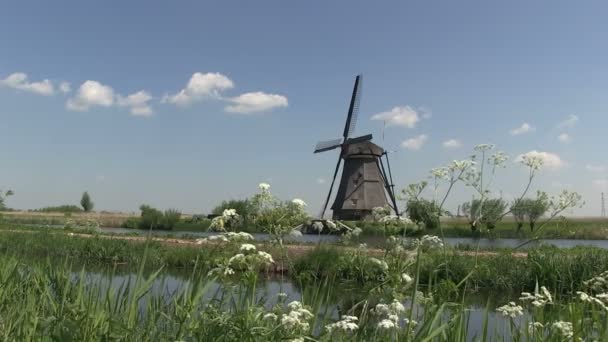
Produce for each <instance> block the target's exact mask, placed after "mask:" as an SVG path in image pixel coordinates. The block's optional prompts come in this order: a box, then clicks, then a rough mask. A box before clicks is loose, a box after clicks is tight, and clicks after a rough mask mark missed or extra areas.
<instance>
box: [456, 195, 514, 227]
mask: <svg viewBox="0 0 608 342" xmlns="http://www.w3.org/2000/svg"><path fill="white" fill-rule="evenodd" d="M461 208H462V212H463V213H464V214H465V215H467V216H469V223H470V225H471V229H472V230H477V227H478V226H477V225H478V224H480V223H481V224H483V225H484V226H485V227H486V229H490V230H491V229H494V228H496V224H497V223H498V222H500V221H501V220H502V218H503V217H504V213H505V210H506V209H507V203H506V202H505V201H504V200H503V199H502V198H493V199H486V200H483V201H482V200H480V199H475V200H473V201H471V202H466V203H464V204H463V205H462V206H461Z"/></svg>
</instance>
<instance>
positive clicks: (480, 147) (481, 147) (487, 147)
mask: <svg viewBox="0 0 608 342" xmlns="http://www.w3.org/2000/svg"><path fill="white" fill-rule="evenodd" d="M492 149H494V145H493V144H479V145H477V146H475V148H474V150H475V151H478V152H483V151H488V150H492Z"/></svg>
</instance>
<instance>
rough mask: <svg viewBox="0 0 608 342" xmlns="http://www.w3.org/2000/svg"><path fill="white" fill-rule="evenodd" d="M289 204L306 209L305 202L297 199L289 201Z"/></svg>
mask: <svg viewBox="0 0 608 342" xmlns="http://www.w3.org/2000/svg"><path fill="white" fill-rule="evenodd" d="M291 203H293V204H295V205H297V206H298V207H300V208H305V207H306V205H307V204H306V202H304V201H303V200H301V199H299V198H294V199H292V200H291Z"/></svg>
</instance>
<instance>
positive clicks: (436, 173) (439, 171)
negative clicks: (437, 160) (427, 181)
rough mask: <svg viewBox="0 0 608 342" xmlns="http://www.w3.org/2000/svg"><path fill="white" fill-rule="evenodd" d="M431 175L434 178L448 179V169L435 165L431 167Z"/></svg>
mask: <svg viewBox="0 0 608 342" xmlns="http://www.w3.org/2000/svg"><path fill="white" fill-rule="evenodd" d="M431 175H432V176H433V178H435V179H444V180H445V179H449V175H450V170H449V169H448V168H447V167H436V168H434V169H431Z"/></svg>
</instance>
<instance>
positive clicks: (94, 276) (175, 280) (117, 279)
mask: <svg viewBox="0 0 608 342" xmlns="http://www.w3.org/2000/svg"><path fill="white" fill-rule="evenodd" d="M72 276H73V277H74V278H77V277H79V276H80V273H79V272H74V273H73V275H72ZM85 278H86V280H87V282H88V283H89V284H95V285H99V286H100V288H101V290H102V293H103V291H104V290H105V289H106V288H107V287H108V286H109V287H112V288H114V289H119V288H120V287H121V286H125V285H126V284H129V286H130V287H134V286H135V280H136V278H137V274H136V273H135V272H130V271H128V270H124V269H123V270H122V271H120V270H118V272H113V273H110V272H107V271H103V270H97V271H90V272H86V273H85ZM190 284H191V283H190V280H189V275H188V274H187V273H180V272H175V271H165V272H163V273H161V274H160V275H159V276H158V277H157V278H156V279H155V280H154V282H153V283H152V284H151V287H150V291H149V292H148V294H147V295H146V296H145V297H144V298H142V301H141V302H140V308H141V309H142V311H143V308H144V307H145V303H146V300H147V298H149V297H150V296H155V297H157V296H160V297H162V298H163V300H164V301H165V302H167V303H168V302H170V301H171V299H172V298H173V296H175V295H176V294H178V293H179V292H180V291H181V290H183V289H185V288H186V287H187V286H189V285H190ZM223 290H224V289H223V286H222V285H221V284H219V283H211V284H210V285H209V286H208V288H207V291H206V293H205V295H204V296H203V299H202V300H203V301H210V300H212V299H213V298H214V297H215V296H216V295H217V294H218V292H219V291H223ZM303 292H305V290H302V289H301V288H300V287H299V286H297V285H296V284H295V283H294V282H292V281H291V280H289V279H285V280H283V281H280V280H278V279H272V278H270V279H263V280H261V281H260V282H259V283H258V285H257V286H256V294H255V296H256V299H258V300H259V299H262V298H263V299H264V301H265V302H264V303H265V304H264V305H265V306H266V308H268V309H270V308H271V307H272V306H274V305H275V304H277V303H279V296H278V294H279V293H284V294H286V296H287V297H286V299H284V303H289V302H291V301H294V300H297V301H301V300H302V297H303V295H302V294H303ZM349 292H350V291H349ZM350 295H352V293H351V294H350ZM215 298H217V297H215ZM363 298H365V294H361V295H360V297H359V298H355V299H356V300H357V301H358V300H360V299H363ZM340 299H341V298H340V297H337V298H333V299H330V300H329V301H328V302H327V303H326V305H327V309H328V312H329V316H330V317H331V318H332V319H333V320H337V319H338V318H339V316H340V312H339V307H340V305H339V302H340ZM351 300H353V298H348V299H347V302H350V301H351ZM509 300H510V298H508V297H505V298H500V299H498V298H495V297H492V296H490V295H488V294H476V295H471V296H468V297H467V299H466V304H465V305H466V308H465V311H466V312H467V314H468V328H469V330H468V331H469V340H470V341H473V340H474V337H475V336H476V335H477V336H479V335H481V334H482V332H483V322H484V320H485V314H486V312H485V311H486V305H487V303H488V301H489V302H490V303H491V307H492V308H494V307H496V306H500V305H502V304H504V303H506V302H508V301H509ZM404 305H405V306H406V307H409V305H410V303H408V302H406V303H404ZM324 310H325V307H322V308H321V310H320V312H323V311H324ZM416 310H417V311H418V312H419V313H421V312H422V310H424V308H423V307H421V306H417V307H416ZM444 316H445V318H446V319H447V318H448V314H447V313H446V314H445V315H444ZM528 317H529V316H528V315H525V316H522V317H519V318H518V321H519V322H521V324H522V325H523V324H525V321H526V320H527V318H528ZM508 324H510V323H509V320H508V319H505V318H504V317H502V316H501V315H500V314H498V313H497V312H496V311H495V310H490V311H489V312H488V328H489V331H490V334H493V333H495V332H499V333H501V334H502V333H504V331H505V329H504V328H505V327H507V325H508ZM321 328H322V327H317V329H316V330H317V331H320V329H321Z"/></svg>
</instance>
